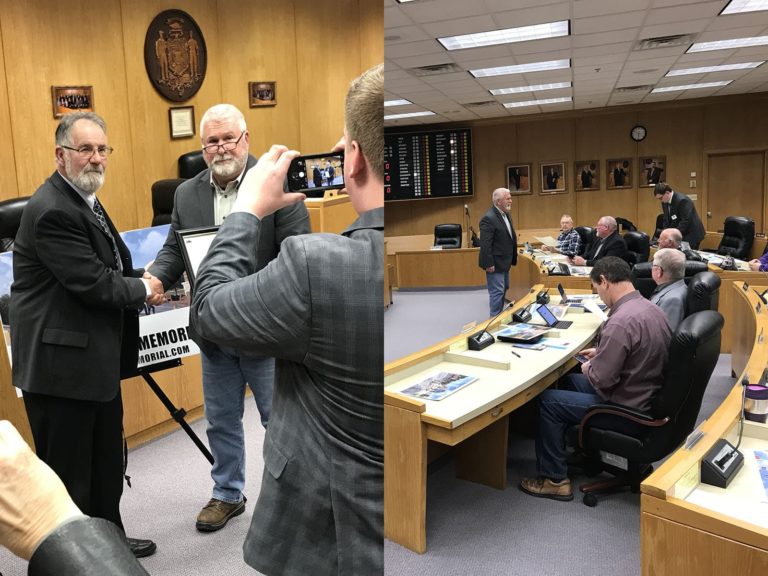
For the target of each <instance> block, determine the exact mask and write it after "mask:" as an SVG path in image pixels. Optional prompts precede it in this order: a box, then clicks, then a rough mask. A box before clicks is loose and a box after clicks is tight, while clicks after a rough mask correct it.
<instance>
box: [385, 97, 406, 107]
mask: <svg viewBox="0 0 768 576" xmlns="http://www.w3.org/2000/svg"><path fill="white" fill-rule="evenodd" d="M406 104H413V102H409V101H408V100H403V99H400V100H384V107H387V106H405V105H406Z"/></svg>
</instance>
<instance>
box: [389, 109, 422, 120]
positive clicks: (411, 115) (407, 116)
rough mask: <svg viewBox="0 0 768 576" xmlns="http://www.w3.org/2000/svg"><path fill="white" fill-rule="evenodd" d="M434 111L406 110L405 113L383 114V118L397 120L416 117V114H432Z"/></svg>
mask: <svg viewBox="0 0 768 576" xmlns="http://www.w3.org/2000/svg"><path fill="white" fill-rule="evenodd" d="M434 115H435V113H434V112H429V111H425V112H408V113H406V114H390V115H389V116H384V120H398V119H400V118H416V117H417V116H434Z"/></svg>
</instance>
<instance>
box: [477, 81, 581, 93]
mask: <svg viewBox="0 0 768 576" xmlns="http://www.w3.org/2000/svg"><path fill="white" fill-rule="evenodd" d="M570 87H571V83H570V82H555V83H554V84H536V85H534V86H516V87H514V88H497V89H495V90H488V92H490V93H491V94H493V95H494V96H500V95H502V94H520V93H522V92H537V91H539V90H557V89H558V88H570Z"/></svg>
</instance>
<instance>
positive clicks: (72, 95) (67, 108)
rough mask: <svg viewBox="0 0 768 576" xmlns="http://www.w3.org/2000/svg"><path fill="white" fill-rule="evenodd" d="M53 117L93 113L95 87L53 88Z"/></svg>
mask: <svg viewBox="0 0 768 576" xmlns="http://www.w3.org/2000/svg"><path fill="white" fill-rule="evenodd" d="M51 102H52V104H53V117H54V118H61V117H62V116H64V114H69V113H70V112H93V109H94V108H93V86H51Z"/></svg>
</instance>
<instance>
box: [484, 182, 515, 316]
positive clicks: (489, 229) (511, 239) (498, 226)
mask: <svg viewBox="0 0 768 576" xmlns="http://www.w3.org/2000/svg"><path fill="white" fill-rule="evenodd" d="M492 199H493V206H492V207H491V209H490V210H488V212H486V213H485V215H484V216H483V217H482V218H481V219H480V268H482V269H483V270H485V278H486V281H487V283H488V299H489V302H490V312H491V313H490V316H491V317H493V316H496V314H498V313H499V312H501V310H502V308H503V307H504V295H505V294H506V293H507V289H508V288H509V268H510V266H514V265H515V264H517V235H516V234H515V228H514V226H512V217H511V216H510V215H509V211H510V209H511V208H512V195H511V194H510V192H509V190H507V189H506V188H497V189H496V190H494V191H493V197H492Z"/></svg>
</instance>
